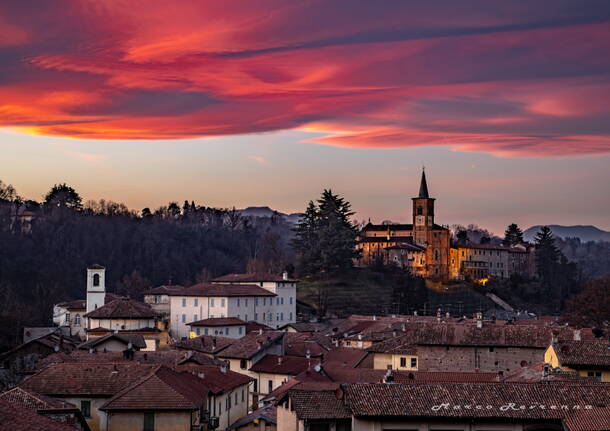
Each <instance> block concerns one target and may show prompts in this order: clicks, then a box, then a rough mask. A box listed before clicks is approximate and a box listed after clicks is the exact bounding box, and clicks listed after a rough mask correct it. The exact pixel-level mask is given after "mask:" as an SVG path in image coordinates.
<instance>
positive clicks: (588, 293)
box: [562, 276, 610, 328]
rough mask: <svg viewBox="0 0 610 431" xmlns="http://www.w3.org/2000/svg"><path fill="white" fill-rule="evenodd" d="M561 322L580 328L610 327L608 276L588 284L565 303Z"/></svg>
mask: <svg viewBox="0 0 610 431" xmlns="http://www.w3.org/2000/svg"><path fill="white" fill-rule="evenodd" d="M562 320H563V321H564V322H566V323H569V324H570V325H573V326H576V327H581V328H583V327H584V328H587V327H589V328H591V327H597V328H603V327H605V326H608V325H610V276H606V277H603V278H599V279H596V280H592V281H590V282H588V283H587V284H586V285H585V286H584V288H583V290H582V291H581V292H580V293H579V294H578V295H576V296H574V297H572V298H571V299H570V300H569V301H568V302H567V303H566V307H565V312H564V313H563V316H562Z"/></svg>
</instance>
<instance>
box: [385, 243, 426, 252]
mask: <svg viewBox="0 0 610 431" xmlns="http://www.w3.org/2000/svg"><path fill="white" fill-rule="evenodd" d="M386 250H408V251H421V252H424V251H426V248H425V247H422V246H420V245H416V244H409V243H402V244H398V245H392V246H390V247H386Z"/></svg>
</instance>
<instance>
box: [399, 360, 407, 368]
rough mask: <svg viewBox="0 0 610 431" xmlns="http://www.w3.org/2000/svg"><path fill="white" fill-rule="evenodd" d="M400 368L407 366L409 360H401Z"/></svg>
mask: <svg viewBox="0 0 610 431" xmlns="http://www.w3.org/2000/svg"><path fill="white" fill-rule="evenodd" d="M400 366H401V367H406V366H407V358H400Z"/></svg>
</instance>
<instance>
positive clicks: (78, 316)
mask: <svg viewBox="0 0 610 431" xmlns="http://www.w3.org/2000/svg"><path fill="white" fill-rule="evenodd" d="M74 325H75V326H80V314H77V315H76V316H74Z"/></svg>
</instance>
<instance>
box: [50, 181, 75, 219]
mask: <svg viewBox="0 0 610 431" xmlns="http://www.w3.org/2000/svg"><path fill="white" fill-rule="evenodd" d="M44 206H45V209H48V210H49V211H50V212H54V211H55V210H56V209H59V210H60V211H64V210H66V209H68V210H75V211H80V210H82V209H83V200H82V198H81V197H80V195H79V194H78V193H77V192H76V190H74V189H73V188H72V187H70V186H69V185H67V184H66V183H63V184H55V185H54V186H53V187H52V188H51V190H49V192H48V193H47V194H46V195H45V197H44Z"/></svg>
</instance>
